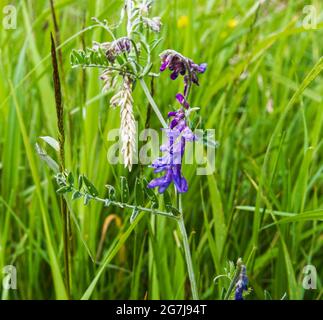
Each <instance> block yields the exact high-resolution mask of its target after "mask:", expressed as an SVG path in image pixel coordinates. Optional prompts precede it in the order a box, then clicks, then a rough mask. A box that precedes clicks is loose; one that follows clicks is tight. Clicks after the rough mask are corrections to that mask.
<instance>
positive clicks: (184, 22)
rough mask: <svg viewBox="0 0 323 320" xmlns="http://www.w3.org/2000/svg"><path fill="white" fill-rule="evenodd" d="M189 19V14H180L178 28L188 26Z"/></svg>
mask: <svg viewBox="0 0 323 320" xmlns="http://www.w3.org/2000/svg"><path fill="white" fill-rule="evenodd" d="M188 23H189V19H188V16H180V17H179V18H178V20H177V28H178V29H183V28H186V27H187V26H188Z"/></svg>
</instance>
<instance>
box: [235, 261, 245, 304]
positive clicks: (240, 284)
mask: <svg viewBox="0 0 323 320" xmlns="http://www.w3.org/2000/svg"><path fill="white" fill-rule="evenodd" d="M247 290H248V277H247V268H246V266H245V265H242V266H241V271H240V275H239V280H238V281H237V283H236V291H235V296H234V299H235V300H243V292H244V291H247Z"/></svg>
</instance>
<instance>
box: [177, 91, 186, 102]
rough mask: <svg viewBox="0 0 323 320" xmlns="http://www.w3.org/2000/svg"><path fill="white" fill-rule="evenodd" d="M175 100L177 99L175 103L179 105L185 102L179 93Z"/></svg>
mask: <svg viewBox="0 0 323 320" xmlns="http://www.w3.org/2000/svg"><path fill="white" fill-rule="evenodd" d="M176 99H177V101H178V102H179V103H180V104H183V102H184V101H185V98H184V96H183V95H182V94H181V93H178V94H177V95H176Z"/></svg>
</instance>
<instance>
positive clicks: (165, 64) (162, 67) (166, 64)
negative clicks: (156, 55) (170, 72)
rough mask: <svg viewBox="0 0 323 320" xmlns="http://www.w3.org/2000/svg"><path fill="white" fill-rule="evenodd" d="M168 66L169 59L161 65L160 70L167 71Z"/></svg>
mask: <svg viewBox="0 0 323 320" xmlns="http://www.w3.org/2000/svg"><path fill="white" fill-rule="evenodd" d="M167 66H168V61H167V59H166V60H165V61H164V62H163V63H162V65H161V66H160V69H159V70H160V72H163V71H165V70H166V68H167Z"/></svg>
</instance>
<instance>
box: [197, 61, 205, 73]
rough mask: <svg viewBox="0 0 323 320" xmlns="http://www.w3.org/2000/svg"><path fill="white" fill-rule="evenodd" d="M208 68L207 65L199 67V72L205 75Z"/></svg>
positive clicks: (203, 64)
mask: <svg viewBox="0 0 323 320" xmlns="http://www.w3.org/2000/svg"><path fill="white" fill-rule="evenodd" d="M206 68H207V63H202V64H200V65H199V66H198V67H197V72H199V73H204V72H205V71H206Z"/></svg>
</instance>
